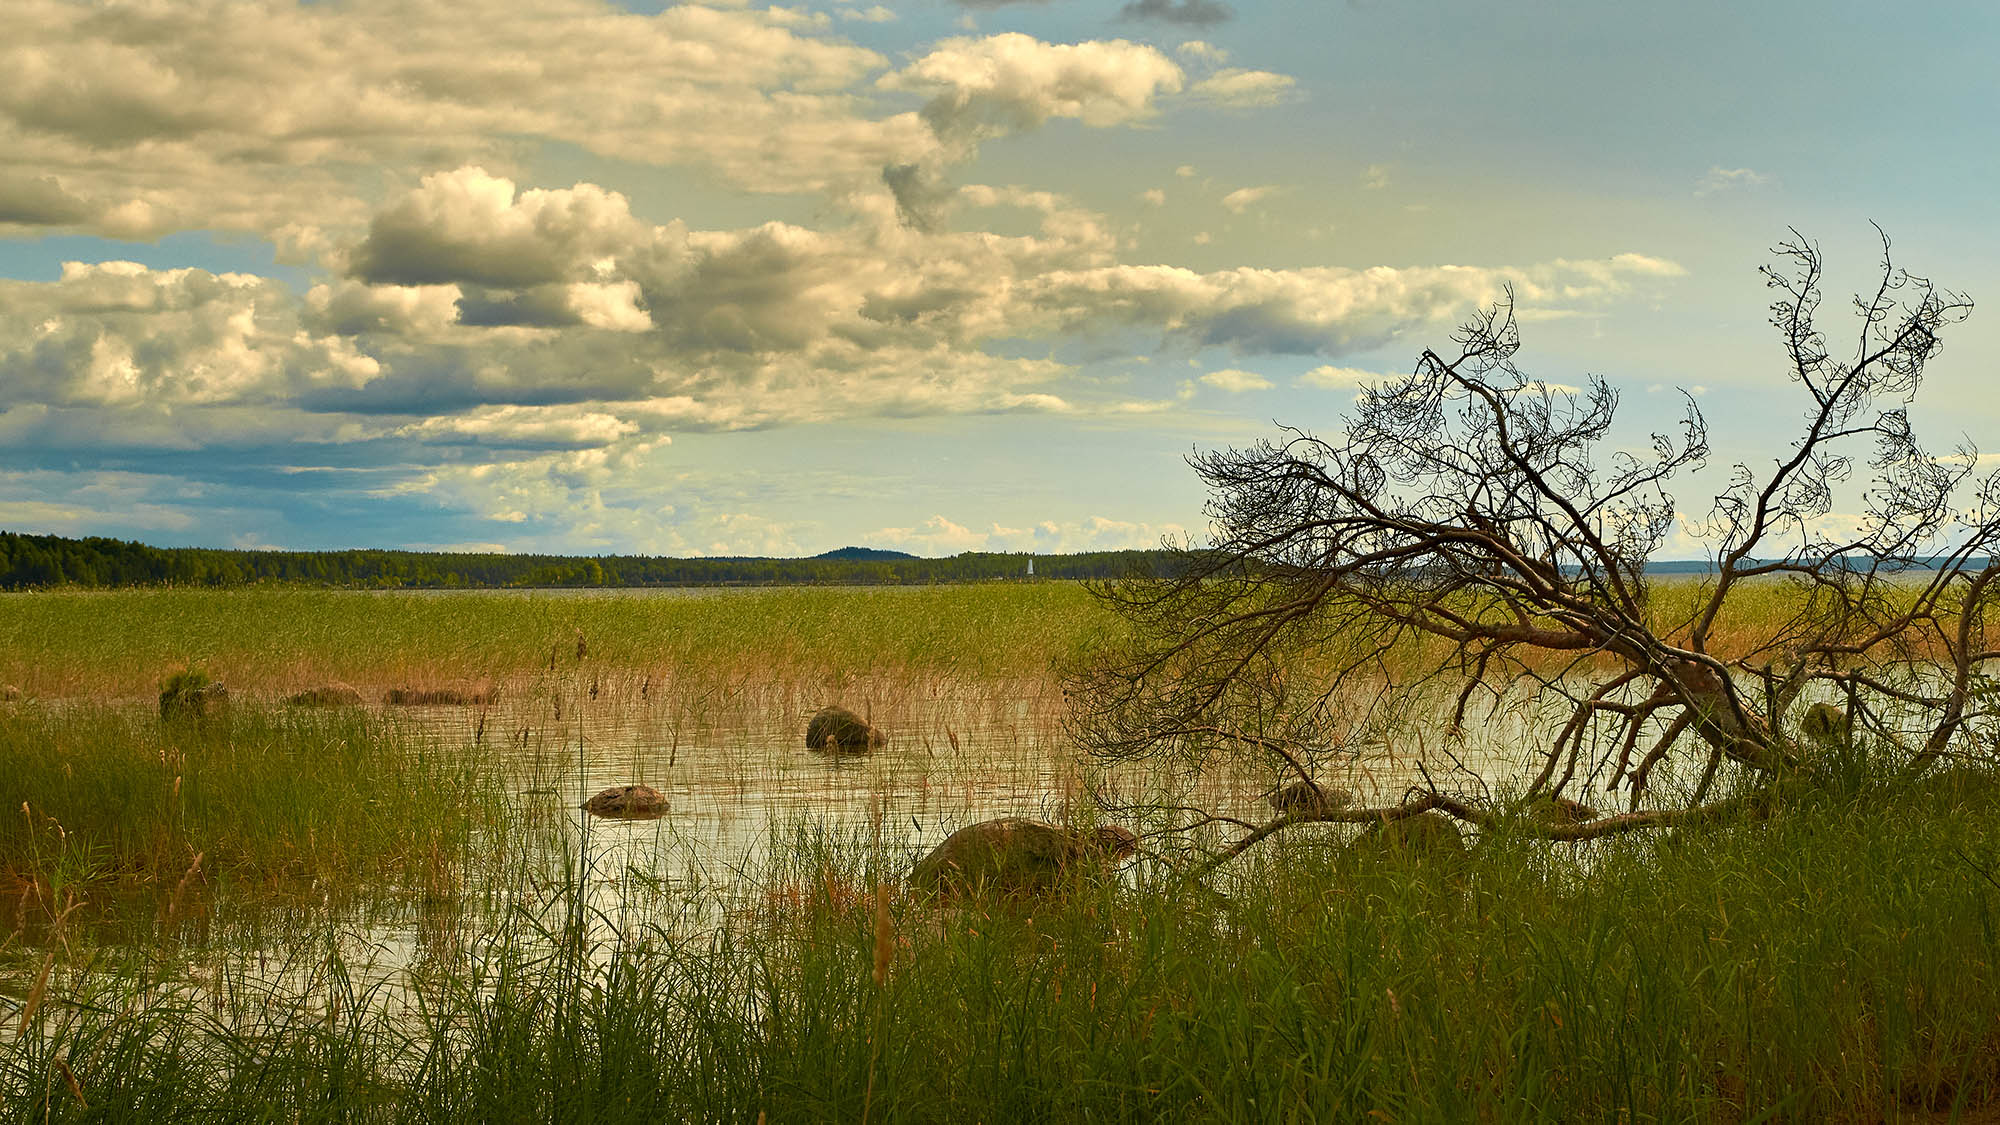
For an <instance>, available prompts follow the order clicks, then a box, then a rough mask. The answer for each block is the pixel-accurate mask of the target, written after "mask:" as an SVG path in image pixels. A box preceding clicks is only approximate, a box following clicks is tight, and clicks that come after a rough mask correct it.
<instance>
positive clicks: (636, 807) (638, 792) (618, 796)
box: [583, 785, 667, 820]
mask: <svg viewBox="0 0 2000 1125" xmlns="http://www.w3.org/2000/svg"><path fill="white" fill-rule="evenodd" d="M583 809H584V811H585V812H588V813H594V814H596V815H597V816H610V817H617V818H619V819H621V820H650V819H652V818H654V817H658V816H665V815H666V813H667V795H666V794H664V793H662V792H660V791H659V790H658V789H655V788H653V787H652V786H650V785H614V786H612V787H611V788H609V789H606V790H605V791H604V792H602V793H599V794H598V795H597V796H595V797H592V798H591V799H590V800H588V801H585V802H584V803H583Z"/></svg>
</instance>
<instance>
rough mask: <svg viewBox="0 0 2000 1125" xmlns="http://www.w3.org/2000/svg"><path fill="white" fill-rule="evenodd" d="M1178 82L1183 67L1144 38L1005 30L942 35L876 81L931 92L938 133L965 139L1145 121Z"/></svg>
mask: <svg viewBox="0 0 2000 1125" xmlns="http://www.w3.org/2000/svg"><path fill="white" fill-rule="evenodd" d="M1182 82H1183V75H1182V73H1181V68H1180V67H1178V66H1176V65H1174V63H1173V61H1172V60H1171V59H1169V58H1167V57H1166V56H1165V55H1163V54H1161V53H1160V52H1159V50H1158V49H1157V48H1154V47H1150V46H1147V45H1145V44H1142V43H1132V42H1129V41H1127V40H1124V39H1112V40H1091V41H1087V42H1083V43H1045V42H1043V41H1041V40H1039V39H1036V38H1034V37H1032V36H1028V35H1022V34H1020V33H1019V32H1007V33H1005V34H1002V35H991V36H987V37H985V38H983V39H971V38H961V39H947V40H944V41H943V42H941V43H939V44H937V45H936V46H935V47H933V48H932V49H931V50H930V52H929V53H927V54H925V55H924V56H923V57H922V58H920V59H918V60H917V61H915V62H913V63H911V64H910V65H909V66H907V67H904V68H903V69H902V70H899V71H896V72H894V73H891V74H887V75H884V76H883V77H882V78H881V79H880V81H879V83H878V84H879V85H880V86H882V88H884V89H889V90H908V91H913V92H916V93H921V94H926V95H929V96H930V101H929V102H928V103H927V104H926V105H925V106H924V109H923V117H924V120H925V121H927V122H929V123H930V125H931V128H932V129H933V130H935V131H936V132H937V134H938V136H939V137H940V138H942V139H944V140H946V141H949V142H954V143H962V142H968V141H974V140H978V139H980V138H983V137H992V136H1000V135H1004V134H1007V133H1013V132H1019V131H1021V130H1025V129H1033V128H1035V127H1037V126H1039V125H1041V124H1043V123H1044V122H1046V121H1048V120H1049V119H1050V118H1055V117H1069V118H1075V119H1077V120H1079V121H1082V122H1083V123H1084V124H1086V125H1095V126H1100V127H1101V126H1109V125H1124V124H1129V123H1131V122H1134V121H1140V120H1144V119H1145V118H1147V117H1150V116H1152V115H1153V114H1154V113H1155V112H1156V109H1157V107H1156V99H1157V98H1158V97H1159V96H1160V95H1161V94H1171V93H1177V92H1178V91H1179V90H1180V89H1181V85H1182Z"/></svg>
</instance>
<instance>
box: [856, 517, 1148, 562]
mask: <svg viewBox="0 0 2000 1125" xmlns="http://www.w3.org/2000/svg"><path fill="white" fill-rule="evenodd" d="M1185 534H1186V529H1185V528H1183V527H1182V526H1181V525H1179V524H1175V523H1160V524H1154V523H1143V522H1135V521H1128V520H1116V519H1110V518H1108V517H1105V516H1090V517H1088V518H1085V519H1081V520H1040V521H1037V522H1035V523H1033V524H1031V525H1029V526H1027V527H1007V526H1004V525H1002V524H999V523H991V524H988V525H987V526H985V527H984V528H975V527H970V526H967V525H965V524H960V523H956V522H954V521H953V520H951V519H949V518H948V517H946V516H943V515H933V516H931V517H930V518H929V519H926V520H924V521H923V522H921V523H919V524H917V525H915V526H913V527H883V528H877V529H876V530H874V531H871V532H868V533H867V534H866V535H865V536H863V539H864V540H865V541H866V542H867V543H868V544H869V545H871V546H877V547H891V548H896V549H900V550H905V551H910V552H911V553H913V554H919V555H929V556H949V555H957V554H963V553H965V552H967V551H994V552H1035V553H1045V554H1054V553H1072V552H1077V551H1121V550H1143V549H1147V548H1152V547H1158V546H1159V545H1160V542H1161V540H1162V539H1166V538H1172V539H1176V540H1178V539H1180V538H1181V537H1183V536H1184V535H1185Z"/></svg>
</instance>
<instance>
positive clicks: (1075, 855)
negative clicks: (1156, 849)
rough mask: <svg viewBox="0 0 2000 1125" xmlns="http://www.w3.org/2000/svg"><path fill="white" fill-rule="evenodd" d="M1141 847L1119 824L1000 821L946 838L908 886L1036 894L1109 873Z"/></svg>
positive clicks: (914, 871) (913, 874)
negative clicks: (1083, 828)
mask: <svg viewBox="0 0 2000 1125" xmlns="http://www.w3.org/2000/svg"><path fill="white" fill-rule="evenodd" d="M1138 847H1139V838H1138V837H1137V836H1135V835H1133V834H1132V832H1131V830H1129V829H1125V828H1120V827H1117V826H1116V825H1107V826H1105V827H1102V828H1098V829H1095V830H1092V831H1088V832H1079V831H1076V830H1074V829H1069V828H1060V827H1058V826H1056V825H1053V824H1045V823H1043V822H1041V821H1039V820H1028V819H1025V818H1023V817H1015V816H1010V817H1002V818H1001V819H999V820H987V821H981V822H980V823H978V824H970V825H967V826H965V827H964V828H961V829H959V830H958V831H956V832H954V833H952V834H951V835H950V836H947V837H945V841H944V843H942V844H939V845H938V846H937V847H936V848H935V849H933V850H932V852H931V854H929V855H927V856H925V857H924V858H923V859H921V860H919V861H918V862H917V865H916V866H915V867H914V868H912V869H911V870H910V886H911V887H913V888H915V889H916V890H919V891H926V892H930V893H933V894H965V893H975V892H979V891H985V892H987V893H991V894H1001V895H1029V894H1037V893H1040V892H1043V891H1049V890H1053V889H1055V888H1056V887H1058V886H1060V885H1061V884H1062V882H1063V881H1064V880H1065V879H1066V878H1070V877H1073V876H1075V875H1081V874H1086V873H1088V872H1092V871H1095V872H1103V871H1105V870H1108V869H1109V868H1110V867H1111V865H1112V864H1114V863H1115V862H1116V861H1118V860H1119V859H1122V858H1123V857H1125V856H1128V855H1130V854H1132V853H1133V852H1134V851H1137V850H1138Z"/></svg>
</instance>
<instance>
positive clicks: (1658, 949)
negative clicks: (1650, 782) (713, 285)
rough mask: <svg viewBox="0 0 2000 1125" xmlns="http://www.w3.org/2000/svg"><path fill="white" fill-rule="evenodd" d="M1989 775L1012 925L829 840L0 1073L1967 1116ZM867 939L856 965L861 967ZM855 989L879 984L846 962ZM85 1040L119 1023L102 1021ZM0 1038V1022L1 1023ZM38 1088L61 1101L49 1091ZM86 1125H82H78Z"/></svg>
mask: <svg viewBox="0 0 2000 1125" xmlns="http://www.w3.org/2000/svg"><path fill="white" fill-rule="evenodd" d="M1995 794H1996V790H1995V786H1994V783H1993V780H1992V779H1991V778H1990V777H1984V776H1982V777H1979V778H1976V779H1972V780H1971V781H1969V782H1967V783H1965V784H1963V785H1961V786H1959V787H1957V788H1952V787H1948V786H1945V785H1941V784H1932V785H1929V786H1923V787H1912V788H1908V789H1904V790H1899V791H1896V792H1872V793H1866V794H1850V795H1848V796H1845V797H1832V796H1829V797H1826V798H1824V799H1823V800H1820V801H1819V802H1817V803H1815V804H1811V805H1809V806H1801V807H1797V808H1794V809H1790V810H1788V811H1786V812H1784V813H1782V814H1780V815H1779V816H1777V817H1775V818H1773V819H1772V820H1770V821H1767V822H1761V823H1755V824H1745V825H1740V826H1736V827H1732V828H1729V829H1725V830H1719V831H1716V832H1713V833H1710V834H1706V835H1703V836H1701V837H1699V838H1694V837H1683V838H1676V837H1672V836H1665V835H1662V836H1654V837H1649V838H1645V839H1636V838H1635V839H1627V840H1622V841H1619V842H1617V843H1616V844H1614V845H1610V846H1606V847H1602V848H1599V849H1597V850H1596V851H1595V852H1593V853H1592V855H1591V857H1590V860H1589V862H1588V863H1578V862H1576V861H1575V857H1574V856H1571V855H1569V854H1567V853H1564V852H1563V851H1562V850H1561V849H1551V848H1549V847H1548V846H1547V845H1545V844H1539V843H1535V842H1532V841H1528V840H1499V839H1495V840H1489V841H1486V842H1485V843H1484V844H1482V846H1481V847H1479V848H1478V849H1475V852H1474V855H1473V857H1472V859H1471V861H1470V862H1469V865H1468V866H1466V867H1465V868H1464V869H1462V870H1458V871H1444V870H1438V869H1417V870H1412V869H1410V868H1408V867H1404V866H1396V865H1394V864H1393V863H1391V862H1387V861H1355V860H1353V859H1352V858H1351V857H1347V858H1343V857H1342V856H1341V855H1340V853H1339V852H1338V850H1337V849H1330V848H1326V847H1323V846H1314V845H1313V844H1312V843H1311V842H1310V841H1307V842H1304V843H1302V844H1298V845H1293V846H1287V847H1285V848H1282V849H1274V850H1272V851H1271V852H1269V853H1268V854H1266V855H1263V856H1262V857H1260V859H1259V861H1258V862H1257V863H1256V864H1255V865H1253V866H1252V867H1250V868H1247V869H1246V870H1245V871H1243V872H1242V873H1241V875H1242V878H1241V880H1240V882H1239V883H1238V885H1237V886H1236V887H1234V888H1233V890H1232V893H1231V896H1230V898H1229V899H1228V900H1227V901H1222V900H1218V899H1216V898H1215V897H1214V896H1212V895H1201V894H1190V893H1187V892H1186V891H1185V890H1184V889H1182V888H1177V887H1176V885H1174V884H1172V883H1159V884H1156V885H1139V886H1135V887H1125V888H1106V887H1099V888H1096V889H1089V888H1085V889H1080V890H1078V891H1077V892H1076V893H1075V894H1074V895H1072V896H1071V897H1070V898H1068V899H1066V900H1064V901H1062V902H1060V903H1056V904H1051V905H1047V906H1044V907H1042V908H1039V909H1036V910H1034V911H1032V912H1024V911H1020V910H1008V909H1001V908H972V909H966V908H944V909H940V908H938V907H936V906H934V905H929V904H925V903H922V902H919V901H916V900H914V899H911V898H909V897H907V896H903V895H897V896H896V897H894V898H893V899H892V900H890V902H889V907H888V914H887V925H886V926H882V925H879V924H878V919H877V916H876V914H875V911H874V907H873V903H874V899H873V897H872V894H871V890H870V889H871V888H872V887H873V886H874V885H875V881H876V879H877V877H878V876H881V875H883V874H889V873H886V872H884V871H882V870H881V869H880V868H877V867H873V866H872V864H873V862H874V861H873V859H872V858H871V856H870V855H869V853H868V849H867V846H866V843H865V841H863V840H860V839H852V840H842V839H839V838H833V839H831V840H828V839H824V838H823V839H822V841H821V843H820V845H819V846H818V847H817V848H810V847H809V848H802V849H794V850H792V851H791V852H790V853H789V857H788V858H787V859H786V860H785V861H784V863H783V864H782V865H781V867H779V868H776V869H774V870H772V871H770V872H767V873H766V877H767V878H769V879H770V880H771V881H772V883H771V885H772V887H773V888H774V889H780V888H782V889H788V890H789V891H790V892H791V893H790V894H788V895H773V896H771V897H770V898H769V899H768V902H767V905H766V907H765V908H763V909H760V910H757V911H754V912H751V913H748V914H743V913H738V914H735V915H733V916H732V920H731V921H730V922H729V923H728V924H726V925H724V926H722V927H721V928H719V929H715V930H712V931H709V932H706V933H704V934H701V935H688V934H683V933H678V932H675V931H673V930H671V929H655V928H648V927H644V926H640V927H631V926H622V927H621V926H619V925H617V924H616V923H617V919H606V918H602V917H598V916H595V915H593V914H592V913H591V912H590V911H589V910H588V909H587V908H586V907H584V906H583V905H582V903H581V901H580V900H581V897H582V896H581V895H580V893H579V892H578V890H577V887H576V886H572V887H571V888H570V892H569V893H570V894H571V895H572V896H574V897H576V898H577V899H578V900H579V901H577V902H575V903H574V904H573V905H572V906H571V908H570V909H569V910H568V912H567V915H566V918H567V921H565V922H561V923H558V924H556V925H555V927H554V928H553V929H552V930H550V931H547V932H545V933H543V934H541V935H540V936H539V938H538V939H536V940H534V941H530V942H525V943H524V942H522V941H520V940H519V939H518V938H517V937H509V936H507V935H504V934H495V933H488V934H484V935H480V936H477V937H474V938H472V939H471V940H469V941H467V942H466V943H465V946H464V948H465V950H466V951H467V952H466V954H465V955H464V956H463V957H462V958H461V959H459V960H456V961H452V962H449V963H448V964H447V965H446V966H445V967H444V968H443V970H442V972H440V966H439V965H437V964H435V963H433V964H430V965H428V967H427V971H428V974H429V975H427V976H426V977H425V979H424V980H422V981H411V982H407V987H408V988H410V989H411V991H412V993H413V994H414V995H416V996H418V997H420V998H421V999H420V1000H419V1001H418V1002H417V1003H415V1005H414V1006H412V1005H410V1004H400V1005H391V1004H384V1003H382V1002H381V1000H382V997H381V996H380V995H371V991H372V990H375V989H381V988H385V987H387V986H386V985H381V984H369V983H368V982H366V981H363V980H361V979H359V978H357V977H355V976H353V975H350V974H348V973H347V972H346V971H345V970H344V968H343V966H342V965H341V963H340V962H339V959H338V958H331V957H330V958H326V959H324V960H323V962H322V963H320V964H318V965H317V966H316V967H315V968H314V971H313V972H312V973H311V974H310V978H311V979H310V982H309V983H308V984H307V985H305V986H303V987H299V988H296V989H292V990H289V991H288V990H283V989H272V988H270V987H269V986H268V985H265V986H259V985H256V984H254V983H251V982H236V983H235V984H232V983H231V982H228V981H209V982H208V983H207V984H205V985H200V986H195V985H183V986H178V987H171V988H167V989H166V990H164V991H162V992H160V993H157V994H156V995H155V998H154V999H153V1001H152V1002H151V1003H150V1004H146V1005H140V1006H137V1007H133V1006H132V1005H131V1004H130V1003H129V1000H130V997H129V996H125V997H123V999H124V1000H125V1001H127V1002H126V1003H123V1004H121V1003H116V1002H114V1001H118V1000H120V999H121V994H120V993H119V992H118V991H117V990H115V989H113V990H111V991H110V992H109V994H107V995H98V996H95V997H93V996H92V995H90V994H89V992H88V990H87V987H85V988H84V990H83V991H81V992H79V993H77V994H74V995H71V996H70V997H69V998H68V999H67V1000H66V1001H65V1002H60V1003H58V1002H54V1001H50V1002H46V1003H45V1004H44V1005H43V1006H42V1009H41V1010H40V1011H38V1012H37V1013H35V1016H34V1018H33V1019H30V1020H28V1021H26V1027H27V1033H26V1034H25V1035H23V1036H20V1037H19V1038H15V1039H13V1040H12V1041H11V1042H9V1043H7V1044H6V1045H5V1046H4V1047H0V1090H4V1091H11V1093H6V1094H0V1105H4V1106H5V1113H6V1115H7V1116H10V1117H14V1118H16V1119H25V1118H29V1117H32V1118H33V1119H36V1120H42V1119H44V1115H46V1119H48V1120H53V1121H63V1120H91V1119H98V1120H102V1119H121V1118H124V1117H126V1116H128V1115H130V1116H137V1115H141V1114H152V1113H162V1114H165V1116H164V1117H161V1118H158V1119H168V1118H194V1117H199V1118H200V1119H202V1120H216V1121H233V1120H269V1119H286V1120H299V1121H318V1120H329V1121H331V1120H423V1121H548V1120H577V1121H582V1120H592V1121H624V1120H632V1121H640V1120H645V1121H659V1120H686V1119H700V1120H740V1121H746V1122H747V1121H753V1120H758V1119H760V1118H762V1119H764V1120H768V1121H793V1120H848V1121H853V1120H860V1119H863V1118H865V1119H867V1120H871V1121H883V1122H888V1121H938V1120H946V1119H951V1120H993V1121H999V1120H1054V1121H1069V1120H1079V1121H1080V1120H1130V1121H1153V1120H1161V1119H1174V1120H1314V1121H1367V1120H1393V1121H1399V1122H1431V1121H1436V1122H1448V1121H1475V1120H1477V1121H1551V1122H1553V1121H1577V1120H1632V1121H1671V1122H1682V1121H1686V1122H1729V1121H1750V1120H1790V1121H1854V1122H1861V1121H1882V1120H1924V1121H1927V1120H1946V1119H1950V1116H1951V1114H1952V1113H1953V1111H1954V1110H1957V1111H1959V1112H1963V1111H1965V1110H1967V1109H1970V1108H1977V1107H1983V1106H1987V1105H1989V1104H1990V1103H1991V1102H1992V1101H1993V1099H1994V1098H1995V1096H1996V1094H2000V965H1996V950H2000V943H1997V942H1996V937H2000V885H1996V884H1994V883H1992V882H1989V881H1988V880H1986V879H1984V878H1981V877H1980V876H1978V875H1977V873H1976V872H1974V871H1973V870H1971V869H1970V868H1968V867H1967V866H1966V860H1965V858H1963V857H1992V856H1995V855H1996V853H2000V823H1997V822H1996V817H1995V814H1994V811H1993V797H1994V796H1995ZM885 935H886V942H887V944H886V946H885V944H884V941H885ZM877 965H881V966H883V970H884V971H883V974H882V976H881V983H879V984H878V983H876V977H875V975H874V967H875V966H877ZM121 1009H122V1010H121ZM15 1019H18V1017H14V1016H11V1015H10V1018H9V1020H8V1022H9V1023H13V1022H14V1020H15ZM72 1079H73V1080H74V1083H75V1085H74V1087H73V1088H72V1087H71V1085H70V1083H71V1081H72ZM86 1106H88V1107H89V1108H86Z"/></svg>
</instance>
